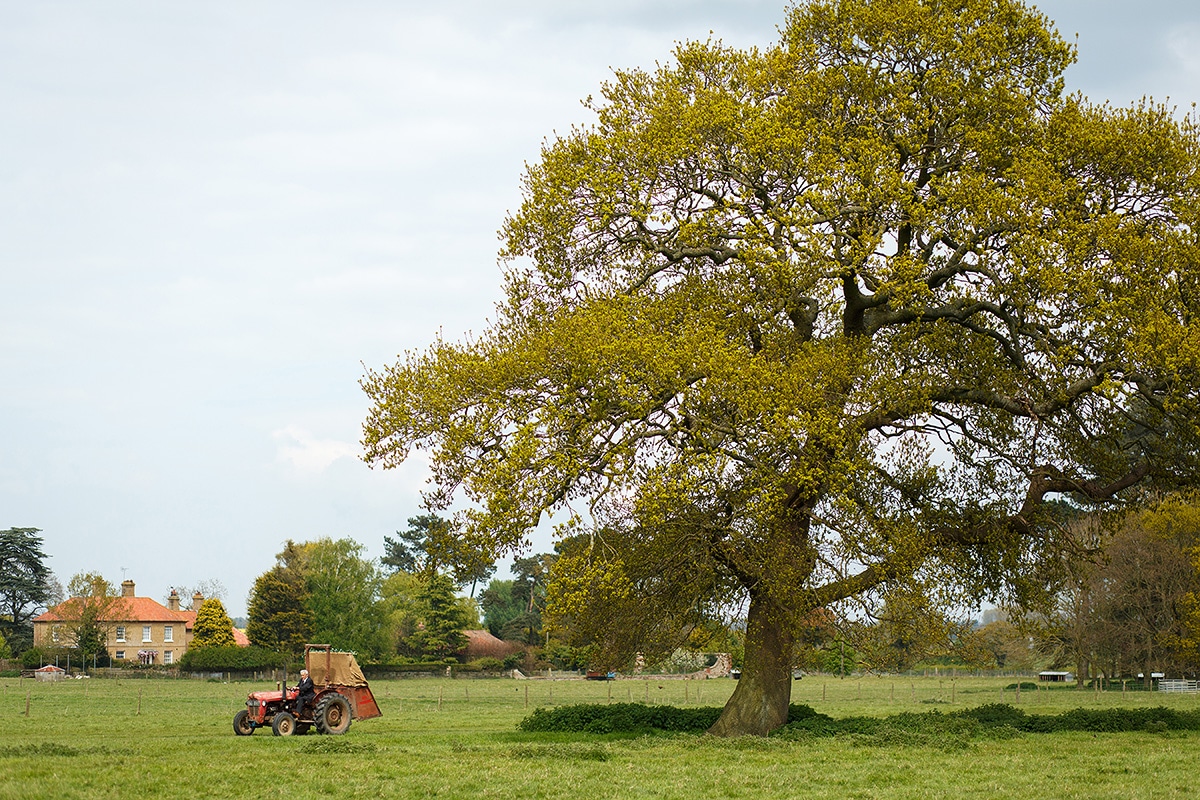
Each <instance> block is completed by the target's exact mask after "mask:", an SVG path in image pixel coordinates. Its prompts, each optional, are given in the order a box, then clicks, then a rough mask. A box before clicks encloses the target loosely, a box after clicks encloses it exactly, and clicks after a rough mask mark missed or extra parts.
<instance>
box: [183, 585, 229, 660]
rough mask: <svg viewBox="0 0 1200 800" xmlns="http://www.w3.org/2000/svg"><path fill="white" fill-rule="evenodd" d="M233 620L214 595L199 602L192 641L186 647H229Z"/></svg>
mask: <svg viewBox="0 0 1200 800" xmlns="http://www.w3.org/2000/svg"><path fill="white" fill-rule="evenodd" d="M234 644H236V642H234V639H233V620H232V619H230V618H229V615H228V614H227V613H225V605H224V604H223V603H222V602H221V601H220V600H218V599H217V598H215V597H210V598H209V599H208V600H205V601H204V602H203V603H201V604H200V610H198V611H197V612H196V624H195V625H194V626H193V627H192V641H191V644H189V645H188V648H189V649H191V648H197V647H231V646H233V645H234Z"/></svg>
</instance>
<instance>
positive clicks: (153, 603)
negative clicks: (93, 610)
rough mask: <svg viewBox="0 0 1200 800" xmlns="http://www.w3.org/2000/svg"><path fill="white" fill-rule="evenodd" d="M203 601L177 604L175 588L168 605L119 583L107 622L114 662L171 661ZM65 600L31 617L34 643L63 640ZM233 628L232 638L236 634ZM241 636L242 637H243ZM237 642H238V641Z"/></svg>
mask: <svg viewBox="0 0 1200 800" xmlns="http://www.w3.org/2000/svg"><path fill="white" fill-rule="evenodd" d="M203 602H204V595H202V594H200V593H199V592H197V593H196V594H194V595H192V609H193V610H191V611H183V610H181V609H180V608H179V596H178V595H177V594H176V593H175V591H174V590H172V591H171V596H170V597H169V598H168V600H167V605H165V606H164V605H163V604H162V603H159V602H158V601H157V600H153V599H151V598H149V597H138V596H137V595H136V593H135V591H134V583H133V581H129V580H127V581H124V582H122V583H121V597H120V599H119V602H117V603H114V605H113V608H114V610H115V611H116V613H115V615H114V618H113V619H106V620H104V622H106V623H108V641H107V642H106V647H107V649H108V655H109V657H110V658H112V660H113V661H114V662H120V661H137V662H141V663H143V664H174V663H176V662H178V661H179V659H180V658H181V657H182V656H183V654H184V653H185V652H186V651H187V648H188V644H189V643H190V642H191V640H192V627H193V625H195V622H196V611H195V609H198V608H200V604H201V603H203ZM64 605H65V603H60V604H59V605H57V606H55V607H54V608H52V609H50V610H49V611H47V612H46V613H44V614H41V615H40V616H37V617H35V618H34V620H33V643H34V646H36V647H43V648H53V647H61V646H63V645H65V644H66V642H65V641H63V637H62V634H61V627H62V623H63V617H62V616H61V615H60V614H61V613H62V612H63V610H64ZM237 633H240V631H239V632H235V634H234V635H235V638H237ZM243 638H244V637H243ZM239 643H240V642H239Z"/></svg>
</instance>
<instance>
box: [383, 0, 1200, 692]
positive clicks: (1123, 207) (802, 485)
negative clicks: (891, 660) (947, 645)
mask: <svg viewBox="0 0 1200 800" xmlns="http://www.w3.org/2000/svg"><path fill="white" fill-rule="evenodd" d="M674 56H675V57H674V60H673V61H672V62H670V63H668V64H666V65H664V66H661V67H659V68H658V69H657V70H655V71H654V72H646V71H641V70H628V71H619V72H617V73H616V74H615V75H614V77H613V79H612V80H611V81H610V82H609V83H608V84H606V85H605V86H604V88H603V91H602V100H600V101H597V102H595V103H594V104H593V107H594V109H595V112H596V122H595V124H594V125H592V126H590V127H586V128H579V129H576V130H574V131H572V132H571V133H570V134H569V135H566V136H564V137H561V138H558V139H555V140H553V141H551V142H550V143H549V144H547V146H546V147H545V148H544V150H543V152H542V157H541V159H540V161H539V162H538V163H536V164H534V165H532V166H530V167H529V168H528V171H527V173H526V176H525V180H524V197H523V202H522V204H521V206H520V208H519V209H517V210H516V211H515V212H514V213H513V214H512V215H511V216H510V217H509V218H508V219H507V220H506V221H505V224H504V227H503V231H502V234H503V238H504V246H503V256H504V258H505V259H506V263H507V268H506V272H505V276H504V277H505V292H506V300H505V302H504V303H503V304H502V305H501V306H500V308H499V309H498V310H497V315H496V319H495V321H494V322H493V323H492V324H491V325H490V326H488V327H487V328H486V330H485V331H484V332H483V333H482V334H481V335H480V336H478V337H477V338H472V339H469V340H467V341H465V342H463V343H461V344H454V343H450V342H446V341H442V340H439V341H437V342H436V343H434V344H433V346H432V347H430V348H429V349H428V350H427V351H424V352H416V353H410V354H408V355H407V356H406V357H404V358H403V359H402V360H401V361H400V362H399V363H397V364H395V365H392V366H387V367H384V368H382V369H381V370H379V371H372V372H370V373H368V375H367V376H366V377H365V378H364V380H363V386H364V389H365V390H366V391H367V393H368V394H369V395H370V397H371V399H372V401H373V404H374V405H373V408H372V410H371V412H370V416H369V418H368V420H367V422H366V425H365V428H364V444H365V446H366V451H367V457H368V459H369V460H371V461H372V462H374V463H377V464H381V465H383V466H385V467H387V466H394V465H396V464H398V463H400V462H401V461H402V460H404V459H405V458H407V457H408V456H409V454H410V453H411V451H412V450H413V449H414V448H418V449H421V450H424V451H426V452H427V453H428V455H429V460H430V461H429V463H430V466H431V469H432V472H433V485H432V488H431V489H430V490H429V491H428V493H427V500H428V502H429V505H430V507H431V508H433V509H437V510H443V509H446V508H449V507H451V504H452V503H453V502H455V501H456V500H457V499H458V498H459V497H462V498H464V499H465V500H466V501H468V503H467V505H468V507H467V508H466V510H464V511H463V512H461V513H460V515H459V519H458V525H457V526H456V530H457V531H459V535H460V536H461V540H462V542H463V543H464V547H465V548H467V549H471V550H479V551H483V552H485V553H487V554H488V555H489V556H499V555H504V554H509V553H513V552H516V551H518V550H519V549H520V548H521V547H522V545H523V543H524V542H525V541H526V537H527V535H528V534H529V532H530V531H531V530H532V529H533V528H534V526H535V525H537V524H538V522H539V521H540V520H541V518H542V515H543V514H544V513H546V512H549V511H561V512H565V513H566V514H567V515H568V516H569V517H570V518H571V531H572V532H580V531H584V530H585V529H586V533H587V534H588V536H589V541H590V546H589V547H588V548H587V549H586V550H583V551H580V553H578V554H577V555H575V556H573V557H571V558H566V559H563V561H562V565H561V570H563V571H565V570H567V569H568V568H571V569H572V570H573V572H574V574H571V575H565V574H564V575H562V576H561V577H560V579H559V581H558V584H557V586H558V587H559V591H558V592H557V594H555V592H554V590H552V595H554V596H556V597H558V598H559V600H560V601H561V602H562V604H563V606H562V609H561V613H562V614H563V615H567V616H571V617H574V618H575V619H576V620H579V619H589V618H591V617H592V616H594V615H597V614H604V613H608V611H609V610H611V609H612V608H618V609H630V610H632V609H634V608H636V607H637V602H640V603H641V604H642V607H643V609H644V610H646V611H647V613H645V614H643V615H642V618H643V619H648V618H649V617H650V616H652V615H651V613H650V612H651V611H654V612H662V613H666V614H669V615H673V623H674V629H675V631H676V633H677V634H678V635H682V633H683V632H685V631H686V628H687V624H688V623H689V622H690V621H693V620H694V618H695V616H696V615H697V614H698V613H699V614H701V615H702V614H703V612H704V610H705V604H711V603H715V602H720V601H722V600H728V599H730V597H731V596H736V595H738V594H739V593H741V594H748V595H749V596H750V599H751V604H752V605H751V608H752V614H753V608H754V607H755V606H754V604H759V605H760V606H761V609H762V611H763V614H762V615H761V616H760V617H759V619H760V621H765V620H769V621H770V622H769V624H768V623H766V622H763V623H762V624H765V625H767V627H761V628H758V627H754V626H752V630H751V631H750V635H749V638H748V639H747V671H748V672H747V674H750V675H754V674H756V673H757V671H759V670H761V669H767V668H768V667H767V666H765V665H766V663H767V662H770V663H771V664H773V665H774V666H772V667H770V669H774V670H775V671H776V672H777V673H779V674H782V672H781V670H782V669H783V668H784V667H785V666H786V662H787V657H786V654H785V655H784V656H783V657H781V658H774V657H773V658H768V659H766V660H765V661H763V660H760V659H759V658H758V657H757V656H756V655H755V654H756V653H759V652H760V651H761V646H766V645H764V644H762V642H760V641H759V639H761V638H762V637H761V636H760V633H761V634H762V635H763V636H765V637H766V638H770V639H772V640H773V641H774V644H772V645H770V647H771V648H775V649H776V650H779V649H780V648H782V650H783V651H786V650H787V648H788V647H789V646H790V640H791V638H792V637H793V636H794V631H790V630H782V631H779V630H777V631H775V632H774V633H771V632H770V631H768V628H770V627H776V628H778V627H782V628H783V629H789V628H790V626H791V625H793V624H794V623H798V621H800V620H802V619H803V618H804V616H805V615H806V614H807V613H808V612H809V611H810V610H812V609H813V608H816V607H821V606H828V605H830V604H835V603H838V602H839V601H843V600H846V599H848V598H853V597H869V596H880V595H886V594H887V593H888V592H889V591H891V590H892V589H902V590H903V591H905V592H920V593H923V594H925V595H927V596H930V597H931V598H932V599H933V600H934V601H935V602H937V603H942V604H944V603H946V602H950V601H954V600H955V599H959V598H961V596H962V595H963V594H964V593H965V594H967V595H970V596H974V597H978V596H981V595H992V596H995V595H999V594H1006V595H1008V597H1007V599H1008V600H1009V601H1011V602H1015V603H1028V602H1032V601H1033V600H1036V599H1037V597H1038V592H1040V591H1041V590H1043V589H1044V588H1045V587H1046V586H1049V585H1051V584H1052V581H1053V579H1054V577H1055V571H1056V570H1057V569H1058V567H1059V566H1060V565H1061V564H1062V563H1063V560H1062V559H1061V558H1059V555H1060V553H1061V551H1062V549H1063V548H1064V545H1065V541H1064V537H1063V536H1062V535H1060V531H1058V529H1057V528H1056V527H1055V526H1054V525H1053V524H1052V521H1051V520H1050V519H1049V518H1048V517H1047V516H1046V515H1045V514H1044V513H1043V511H1042V509H1043V505H1044V501H1045V500H1046V498H1047V497H1050V496H1053V495H1055V494H1073V495H1075V496H1077V497H1081V498H1085V499H1087V500H1088V501H1089V502H1099V503H1103V502H1107V501H1111V500H1114V499H1117V498H1118V497H1120V496H1121V493H1122V492H1123V491H1125V490H1126V489H1128V488H1130V487H1131V486H1134V485H1137V484H1139V483H1146V482H1149V481H1154V480H1157V479H1159V478H1170V479H1172V480H1174V479H1177V478H1179V477H1181V476H1191V475H1194V474H1195V467H1196V452H1197V450H1198V448H1197V447H1196V446H1195V445H1196V442H1197V430H1196V427H1195V421H1196V419H1198V418H1200V415H1197V414H1196V413H1195V412H1196V409H1197V386H1198V384H1200V370H1197V366H1198V365H1197V363H1196V360H1197V358H1200V356H1198V355H1197V353H1200V347H1197V346H1196V345H1197V343H1198V342H1200V331H1198V329H1197V324H1196V322H1195V320H1196V319H1197V315H1196V312H1197V311H1200V309H1198V308H1197V303H1200V293H1197V289H1200V265H1198V261H1197V254H1198V253H1200V251H1198V250H1197V245H1196V244H1195V231H1194V225H1195V223H1196V222H1197V220H1196V219H1195V215H1196V214H1197V213H1198V211H1197V210H1198V209H1200V202H1198V201H1200V191H1198V190H1200V182H1198V179H1200V174H1198V171H1197V169H1196V166H1197V163H1198V162H1197V153H1198V139H1197V132H1196V127H1195V124H1194V121H1193V120H1192V119H1191V118H1190V117H1184V118H1180V117H1177V116H1175V115H1173V114H1172V113H1171V111H1170V110H1169V109H1167V108H1165V107H1163V106H1161V105H1158V104H1155V103H1153V102H1149V101H1147V102H1145V103H1142V104H1140V105H1138V106H1135V107H1132V108H1127V109H1114V108H1111V107H1108V106H1095V105H1091V104H1089V103H1088V102H1087V101H1086V100H1084V99H1083V98H1080V97H1063V96H1062V94H1061V89H1062V80H1061V77H1060V76H1061V73H1062V71H1063V70H1064V69H1065V68H1066V67H1067V66H1068V65H1069V64H1070V62H1071V61H1072V60H1073V58H1074V53H1073V51H1072V48H1071V47H1070V46H1069V45H1067V44H1066V43H1065V42H1064V41H1063V40H1062V39H1061V38H1060V37H1059V36H1058V34H1057V33H1055V32H1053V31H1052V30H1051V29H1050V28H1049V26H1048V22H1047V20H1046V19H1045V18H1044V17H1043V16H1041V15H1040V14H1039V13H1037V12H1036V11H1033V10H1032V9H1030V8H1028V7H1026V6H1024V5H1022V4H1021V3H1019V2H1015V1H1014V0H938V1H936V2H929V1H928V0H814V1H813V2H808V3H801V4H799V5H797V6H796V7H795V8H794V9H792V10H791V11H790V13H789V15H788V18H787V22H786V24H785V25H784V26H783V27H782V29H781V38H780V41H779V42H778V43H777V44H775V45H773V46H770V47H767V48H765V49H762V50H749V51H738V50H733V49H730V48H727V47H725V46H723V45H722V44H720V43H719V42H715V41H710V42H704V43H685V44H682V45H680V46H679V47H678V48H677V49H676V51H675V54H674ZM731 587H732V589H733V590H734V591H732V592H731ZM589 597H591V598H599V599H602V600H603V601H604V602H603V603H593V604H592V607H591V608H590V609H589V608H585V604H584V601H585V600H586V599H587V598H589ZM626 597H629V598H635V599H636V602H629V603H626V602H625V600H624V598H626ZM552 599H553V598H552ZM552 610H553V609H552ZM635 616H636V615H632V614H630V615H623V616H622V619H623V620H625V621H626V622H628V621H631V620H634V619H635ZM649 624H650V625H652V626H663V625H664V620H663V619H661V618H659V619H654V620H652V621H651V622H650V623H649ZM622 627H624V626H622ZM597 633H600V632H599V631H597ZM640 633H642V634H645V636H643V637H642V638H641V639H640V640H639V635H629V636H626V637H625V642H624V648H623V649H624V651H625V653H626V655H631V654H632V652H633V651H634V649H635V648H636V647H637V646H638V644H639V642H640V643H641V644H646V645H647V646H649V645H652V644H655V643H657V642H659V641H660V638H661V637H659V636H658V635H657V634H656V633H655V632H654V631H651V630H643V631H641V632H640ZM747 685H753V681H750V682H747ZM784 700H786V698H784ZM776 705H779V703H778V701H776Z"/></svg>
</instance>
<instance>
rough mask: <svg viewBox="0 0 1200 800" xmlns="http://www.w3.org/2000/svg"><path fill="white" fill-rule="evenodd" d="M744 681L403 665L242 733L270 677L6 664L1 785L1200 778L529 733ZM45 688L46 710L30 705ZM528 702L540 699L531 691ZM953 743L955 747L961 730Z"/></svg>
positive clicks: (622, 789) (897, 745) (967, 682)
mask: <svg viewBox="0 0 1200 800" xmlns="http://www.w3.org/2000/svg"><path fill="white" fill-rule="evenodd" d="M1011 683H1012V681H1011V679H1009V680H1000V679H969V678H960V679H957V680H952V679H950V678H947V677H943V678H917V679H908V678H896V679H891V678H886V677H884V678H874V677H871V678H864V679H861V680H858V679H845V680H838V679H837V678H829V679H822V678H820V677H812V676H809V677H806V678H805V679H803V680H801V681H797V682H796V683H795V686H794V693H793V702H795V703H804V704H808V705H811V706H812V707H813V708H815V709H816V710H818V711H821V712H823V713H826V714H829V715H831V716H835V717H841V716H849V715H879V716H883V715H888V714H894V713H897V712H901V711H928V710H931V709H934V708H937V709H941V710H943V711H949V710H952V709H954V708H962V707H966V706H971V705H981V704H984V703H995V702H1000V701H1001V700H1002V699H1003V701H1004V702H1010V703H1011V702H1014V701H1015V700H1016V697H1015V693H1014V692H1013V690H1012V689H1011V688H1010V689H1008V690H1007V691H1005V690H1004V688H1003V687H1005V686H1006V685H1010V684H1011ZM733 685H734V684H733V682H732V681H730V680H727V679H726V680H712V681H681V680H649V681H647V680H638V679H633V680H621V681H615V682H608V683H604V682H585V681H544V680H530V681H514V680H507V679H491V680H486V679H485V680H466V679H459V680H449V679H447V680H400V681H384V682H375V683H372V690H373V691H374V693H375V696H376V698H377V700H378V701H379V706H380V708H381V709H382V710H383V713H384V716H383V717H381V718H379V719H374V720H365V721H360V722H355V723H354V725H353V726H352V727H351V729H350V731H349V732H348V733H347V734H346V735H345V736H340V737H337V736H316V735H312V734H310V735H308V736H303V737H291V738H279V737H274V736H272V735H271V734H270V731H269V730H266V731H264V730H260V731H258V732H256V733H255V734H254V735H253V736H249V737H236V736H234V735H233V731H232V727H231V722H232V719H233V715H234V713H235V712H236V711H237V710H238V709H239V708H241V707H242V706H243V704H244V702H245V697H246V694H247V692H249V691H254V690H258V689H266V688H270V685H269V684H266V683H218V682H211V681H188V680H177V681H176V680H149V679H142V680H101V679H95V680H76V681H64V682H61V683H36V682H34V681H31V680H20V679H17V678H2V679H0V718H2V720H3V725H2V726H0V800H8V798H23V799H28V798H93V797H106V798H109V797H122V798H124V797H133V796H138V797H154V798H158V797H162V798H167V797H171V798H175V797H187V798H193V797H230V798H232V797H272V798H277V797H287V798H308V797H378V798H390V797H443V798H474V797H501V798H506V800H524V799H525V798H543V797H544V798H561V797H569V798H580V799H581V800H595V799H597V798H617V797H620V798H627V797H628V798H639V797H646V798H689V800H692V799H703V800H708V798H760V797H806V798H807V797H813V798H839V800H842V799H844V798H875V797H878V798H937V797H954V798H975V797H978V798H1002V797H1014V798H1015V797H1020V798H1038V799H1039V800H1041V799H1043V798H1076V797H1078V798H1101V797H1105V798H1106V797H1113V798H1118V797H1119V798H1143V797H1144V798H1175V797H1179V798H1182V797H1187V798H1191V797H1194V796H1195V795H1196V794H1197V793H1198V792H1200V770H1197V763H1198V757H1200V733H1183V732H1163V733H1124V734H1095V735H1093V734H1090V733H1087V734H1079V733H1056V734H1024V735H1014V736H1012V737H1011V738H1001V739H986V740H974V741H969V742H965V743H961V746H958V747H946V746H929V745H927V744H926V745H920V744H913V743H911V742H905V741H903V740H899V741H896V740H890V741H888V742H886V743H883V744H881V743H880V742H879V741H877V740H870V741H863V740H860V739H856V738H855V737H848V738H844V739H835V740H831V739H811V740H799V741H788V740H783V739H779V738H771V739H766V740H762V739H742V740H718V739H713V738H711V737H707V736H696V735H657V736H642V737H635V738H629V737H625V738H622V737H617V736H587V735H562V734H558V735H552V734H527V733H519V732H517V731H516V729H515V726H516V724H517V722H518V721H520V720H521V719H522V718H523V717H524V716H525V715H526V714H528V713H529V712H530V711H532V710H533V709H534V708H536V707H538V706H551V705H563V704H569V703H584V702H595V703H605V702H608V701H609V699H610V693H611V700H612V701H613V702H618V701H620V702H628V701H630V700H633V701H646V700H649V702H651V703H667V704H673V705H697V704H703V705H720V704H721V703H723V702H724V701H725V699H726V698H727V697H728V695H729V693H730V692H731V691H732V690H733ZM27 703H28V716H26V707H27ZM527 704H528V705H527ZM1122 705H1124V706H1139V705H1143V706H1159V705H1162V706H1168V707H1173V708H1179V709H1188V710H1191V709H1195V708H1197V707H1198V706H1200V697H1197V696H1196V695H1178V694H1160V693H1155V694H1150V693H1143V692H1138V693H1133V692H1131V693H1129V694H1126V695H1122V693H1121V692H1119V691H1117V692H1108V693H1105V694H1101V695H1096V694H1094V693H1093V692H1091V691H1087V690H1085V691H1077V690H1075V689H1073V688H1067V687H1061V688H1055V689H1052V690H1043V691H1039V692H1029V691H1025V692H1023V693H1022V695H1021V698H1020V707H1021V708H1022V709H1024V710H1025V711H1026V712H1028V713H1043V714H1046V713H1057V712H1061V711H1066V710H1068V709H1071V708H1076V707H1081V706H1082V707H1087V708H1095V707H1101V708H1103V707H1111V706H1122ZM943 744H944V743H943Z"/></svg>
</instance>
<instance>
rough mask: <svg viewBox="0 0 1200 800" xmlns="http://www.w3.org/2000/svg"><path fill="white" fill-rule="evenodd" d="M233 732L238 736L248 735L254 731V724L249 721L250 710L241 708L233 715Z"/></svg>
mask: <svg viewBox="0 0 1200 800" xmlns="http://www.w3.org/2000/svg"><path fill="white" fill-rule="evenodd" d="M233 732H234V733H236V734H237V735H238V736H249V735H250V734H252V733H254V726H253V725H252V724H251V723H250V712H249V711H247V710H246V709H244V708H243V709H242V710H241V711H239V712H238V713H236V714H234V715H233Z"/></svg>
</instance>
